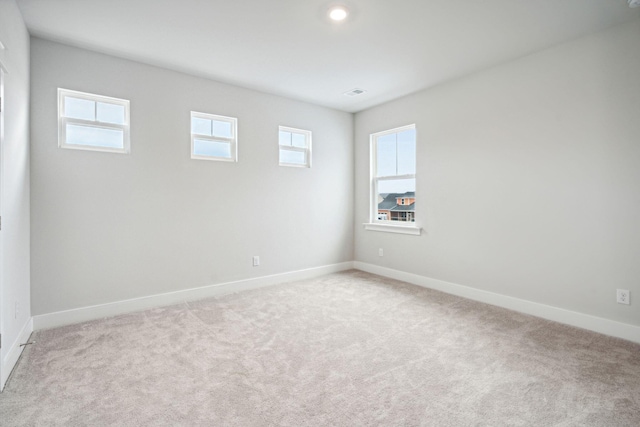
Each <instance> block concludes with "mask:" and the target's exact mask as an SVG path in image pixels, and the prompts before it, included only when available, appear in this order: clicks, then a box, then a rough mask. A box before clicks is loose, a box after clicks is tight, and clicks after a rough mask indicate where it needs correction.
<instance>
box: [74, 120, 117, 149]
mask: <svg viewBox="0 0 640 427" xmlns="http://www.w3.org/2000/svg"><path fill="white" fill-rule="evenodd" d="M66 131H67V141H66V143H67V144H70V145H89V146H91V147H104V148H120V149H122V148H124V131H122V130H120V129H103V128H98V127H92V126H79V125H73V124H67V129H66Z"/></svg>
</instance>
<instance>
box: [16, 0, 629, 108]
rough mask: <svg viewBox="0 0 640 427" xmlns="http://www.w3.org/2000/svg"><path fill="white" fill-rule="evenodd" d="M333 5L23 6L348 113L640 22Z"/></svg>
mask: <svg viewBox="0 0 640 427" xmlns="http://www.w3.org/2000/svg"><path fill="white" fill-rule="evenodd" d="M332 3H336V2H333V1H332V0H328V1H324V0H227V1H221V0H18V5H19V6H20V9H21V10H22V14H23V16H24V19H25V21H26V23H27V27H28V28H29V31H30V32H31V34H33V35H35V36H39V37H43V38H47V39H52V40H56V41H60V42H63V43H67V44H71V45H75V46H79V47H84V48H88V49H92V50H96V51H100V52H105V53H109V54H113V55H117V56H121V57H125V58H130V59H134V60H137V61H141V62H145V63H149V64H153V65H158V66H161V67H165V68H170V69H174V70H178V71H183V72H187V73H190V74H194V75H198V76H203V77H207V78H211V79H214V80H217V81H221V82H225V83H231V84H236V85H239V86H244V87H248V88H252V89H257V90H260V91H264V92H268V93H273V94H277V95H282V96H286V97H290V98H294V99H300V100H304V101H308V102H312V103H315V104H320V105H325V106H328V107H333V108H337V109H340V110H344V111H350V112H355V111H360V110H363V109H366V108H369V107H372V106H374V105H377V104H380V103H383V102H386V101H389V100H392V99H394V98H398V97H400V96H403V95H406V94H408V93H411V92H415V91H418V90H420V89H424V88H428V87H430V86H433V85H436V84H438V83H441V82H444V81H447V80H450V79H453V78H456V77H459V76H462V75H465V74H468V73H471V72H474V71H477V70H480V69H483V68H487V67H490V66H492V65H495V64H498V63H501V62H504V61H508V60H511V59H514V58H517V57H520V56H523V55H527V54H529V53H532V52H535V51H538V50H541V49H544V48H547V47H550V46H553V45H555V44H558V43H562V42H564V41H568V40H571V39H573V38H576V37H579V36H582V35H586V34H589V33H593V32H596V31H599V30H602V29H604V28H607V27H610V26H612V25H616V24H619V23H623V22H626V21H631V20H634V19H638V18H639V17H640V8H638V9H630V8H629V7H628V5H627V0H531V1H525V0H481V1H478V0H344V1H340V0H338V3H341V4H344V5H346V6H347V7H348V8H349V9H350V10H351V15H350V17H349V18H348V19H347V21H346V22H342V23H339V24H337V23H334V22H329V19H328V18H327V9H328V7H329V5H330V4H332ZM356 87H357V88H362V89H365V90H367V93H365V94H363V95H360V96H357V97H353V98H350V97H347V96H344V95H343V93H344V92H346V91H348V90H351V89H353V88H356Z"/></svg>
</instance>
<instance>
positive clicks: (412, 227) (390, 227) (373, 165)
mask: <svg viewBox="0 0 640 427" xmlns="http://www.w3.org/2000/svg"><path fill="white" fill-rule="evenodd" d="M407 130H415V131H416V154H417V139H418V135H417V129H416V125H415V123H414V124H409V125H405V126H400V127H397V128H393V129H389V130H385V131H381V132H376V133H372V134H371V135H370V137H369V149H370V150H371V151H370V170H369V179H370V183H369V198H370V204H369V222H368V223H365V224H364V226H365V229H367V230H372V231H384V232H391V233H401V234H411V235H420V234H421V230H422V229H421V228H420V227H419V226H418V224H417V217H416V214H415V211H414V213H413V218H414V219H415V220H416V222H412V221H392V220H391V218H388V219H386V220H381V219H378V205H379V203H378V194H379V193H378V188H379V182H380V181H392V180H401V179H414V180H416V192H417V171H416V173H413V174H402V175H389V176H377V175H378V174H377V169H378V139H379V138H381V137H384V136H387V135H391V134H396V133H400V132H404V131H407ZM416 168H417V156H416ZM405 199H406V198H405ZM414 203H415V202H414Z"/></svg>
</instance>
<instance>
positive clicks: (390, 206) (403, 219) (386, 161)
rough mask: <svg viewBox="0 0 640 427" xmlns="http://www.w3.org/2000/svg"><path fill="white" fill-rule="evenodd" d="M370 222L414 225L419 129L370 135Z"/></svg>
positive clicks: (410, 128) (406, 128)
mask: <svg viewBox="0 0 640 427" xmlns="http://www.w3.org/2000/svg"><path fill="white" fill-rule="evenodd" d="M371 195H372V198H371V223H374V224H375V223H378V224H389V225H409V226H410V225H414V224H412V223H415V202H416V128H415V125H409V126H403V127H400V128H396V129H391V130H388V131H384V132H379V133H375V134H373V135H371Z"/></svg>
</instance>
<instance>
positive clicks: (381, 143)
mask: <svg viewBox="0 0 640 427" xmlns="http://www.w3.org/2000/svg"><path fill="white" fill-rule="evenodd" d="M396 136H397V134H395V133H394V134H391V135H385V136H381V137H379V138H377V140H376V146H377V150H378V152H377V166H378V170H377V174H376V176H393V175H397V167H396V166H397V165H396V157H397V153H396Z"/></svg>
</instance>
